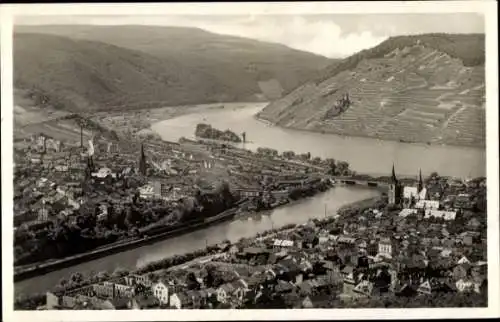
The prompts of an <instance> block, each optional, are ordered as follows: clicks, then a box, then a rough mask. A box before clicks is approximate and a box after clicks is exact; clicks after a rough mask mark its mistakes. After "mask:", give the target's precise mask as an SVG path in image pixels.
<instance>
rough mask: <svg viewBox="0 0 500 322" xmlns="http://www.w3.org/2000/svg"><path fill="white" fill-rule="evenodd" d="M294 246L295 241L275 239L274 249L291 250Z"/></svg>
mask: <svg viewBox="0 0 500 322" xmlns="http://www.w3.org/2000/svg"><path fill="white" fill-rule="evenodd" d="M293 245H294V243H293V240H286V239H285V240H282V239H275V240H274V244H273V247H274V248H290V247H293Z"/></svg>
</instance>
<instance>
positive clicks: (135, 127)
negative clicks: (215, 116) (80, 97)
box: [86, 102, 261, 136]
mask: <svg viewBox="0 0 500 322" xmlns="http://www.w3.org/2000/svg"><path fill="white" fill-rule="evenodd" d="M259 103H261V102H258V103H252V102H241V103H239V102H226V103H209V104H195V105H180V106H165V107H159V108H153V109H142V110H133V111H125V112H97V113H94V114H92V115H86V117H88V118H89V119H92V120H94V121H96V122H99V123H100V124H102V125H103V126H105V127H107V128H109V129H111V130H114V131H116V132H117V133H120V134H132V135H139V136H148V135H153V133H154V132H153V131H152V130H151V125H153V124H154V123H158V122H161V121H165V120H169V119H173V118H176V117H179V116H183V115H187V114H195V113H198V114H200V113H204V112H207V111H212V110H220V109H235V108H245V107H246V106H247V105H249V104H259Z"/></svg>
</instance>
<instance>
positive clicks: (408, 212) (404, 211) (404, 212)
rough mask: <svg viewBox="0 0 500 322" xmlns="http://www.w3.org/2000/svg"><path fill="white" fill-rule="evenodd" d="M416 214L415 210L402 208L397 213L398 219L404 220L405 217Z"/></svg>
mask: <svg viewBox="0 0 500 322" xmlns="http://www.w3.org/2000/svg"><path fill="white" fill-rule="evenodd" d="M416 213H417V209H411V208H403V209H401V211H400V212H399V217H403V218H405V217H408V216H409V215H412V214H416Z"/></svg>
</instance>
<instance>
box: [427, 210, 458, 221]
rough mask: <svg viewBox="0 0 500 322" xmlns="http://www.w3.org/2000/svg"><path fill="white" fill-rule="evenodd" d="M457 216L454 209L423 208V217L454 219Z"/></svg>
mask: <svg viewBox="0 0 500 322" xmlns="http://www.w3.org/2000/svg"><path fill="white" fill-rule="evenodd" d="M456 216H457V212H456V211H445V210H434V209H426V210H425V216H424V218H425V219H428V218H431V217H434V218H443V219H444V220H447V221H448V220H455V217H456Z"/></svg>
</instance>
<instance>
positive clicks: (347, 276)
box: [341, 265, 355, 284]
mask: <svg viewBox="0 0 500 322" xmlns="http://www.w3.org/2000/svg"><path fill="white" fill-rule="evenodd" d="M341 275H342V277H343V279H344V281H346V282H348V283H352V284H354V283H355V281H354V267H353V266H351V265H346V266H345V267H344V268H343V269H342V271H341Z"/></svg>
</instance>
